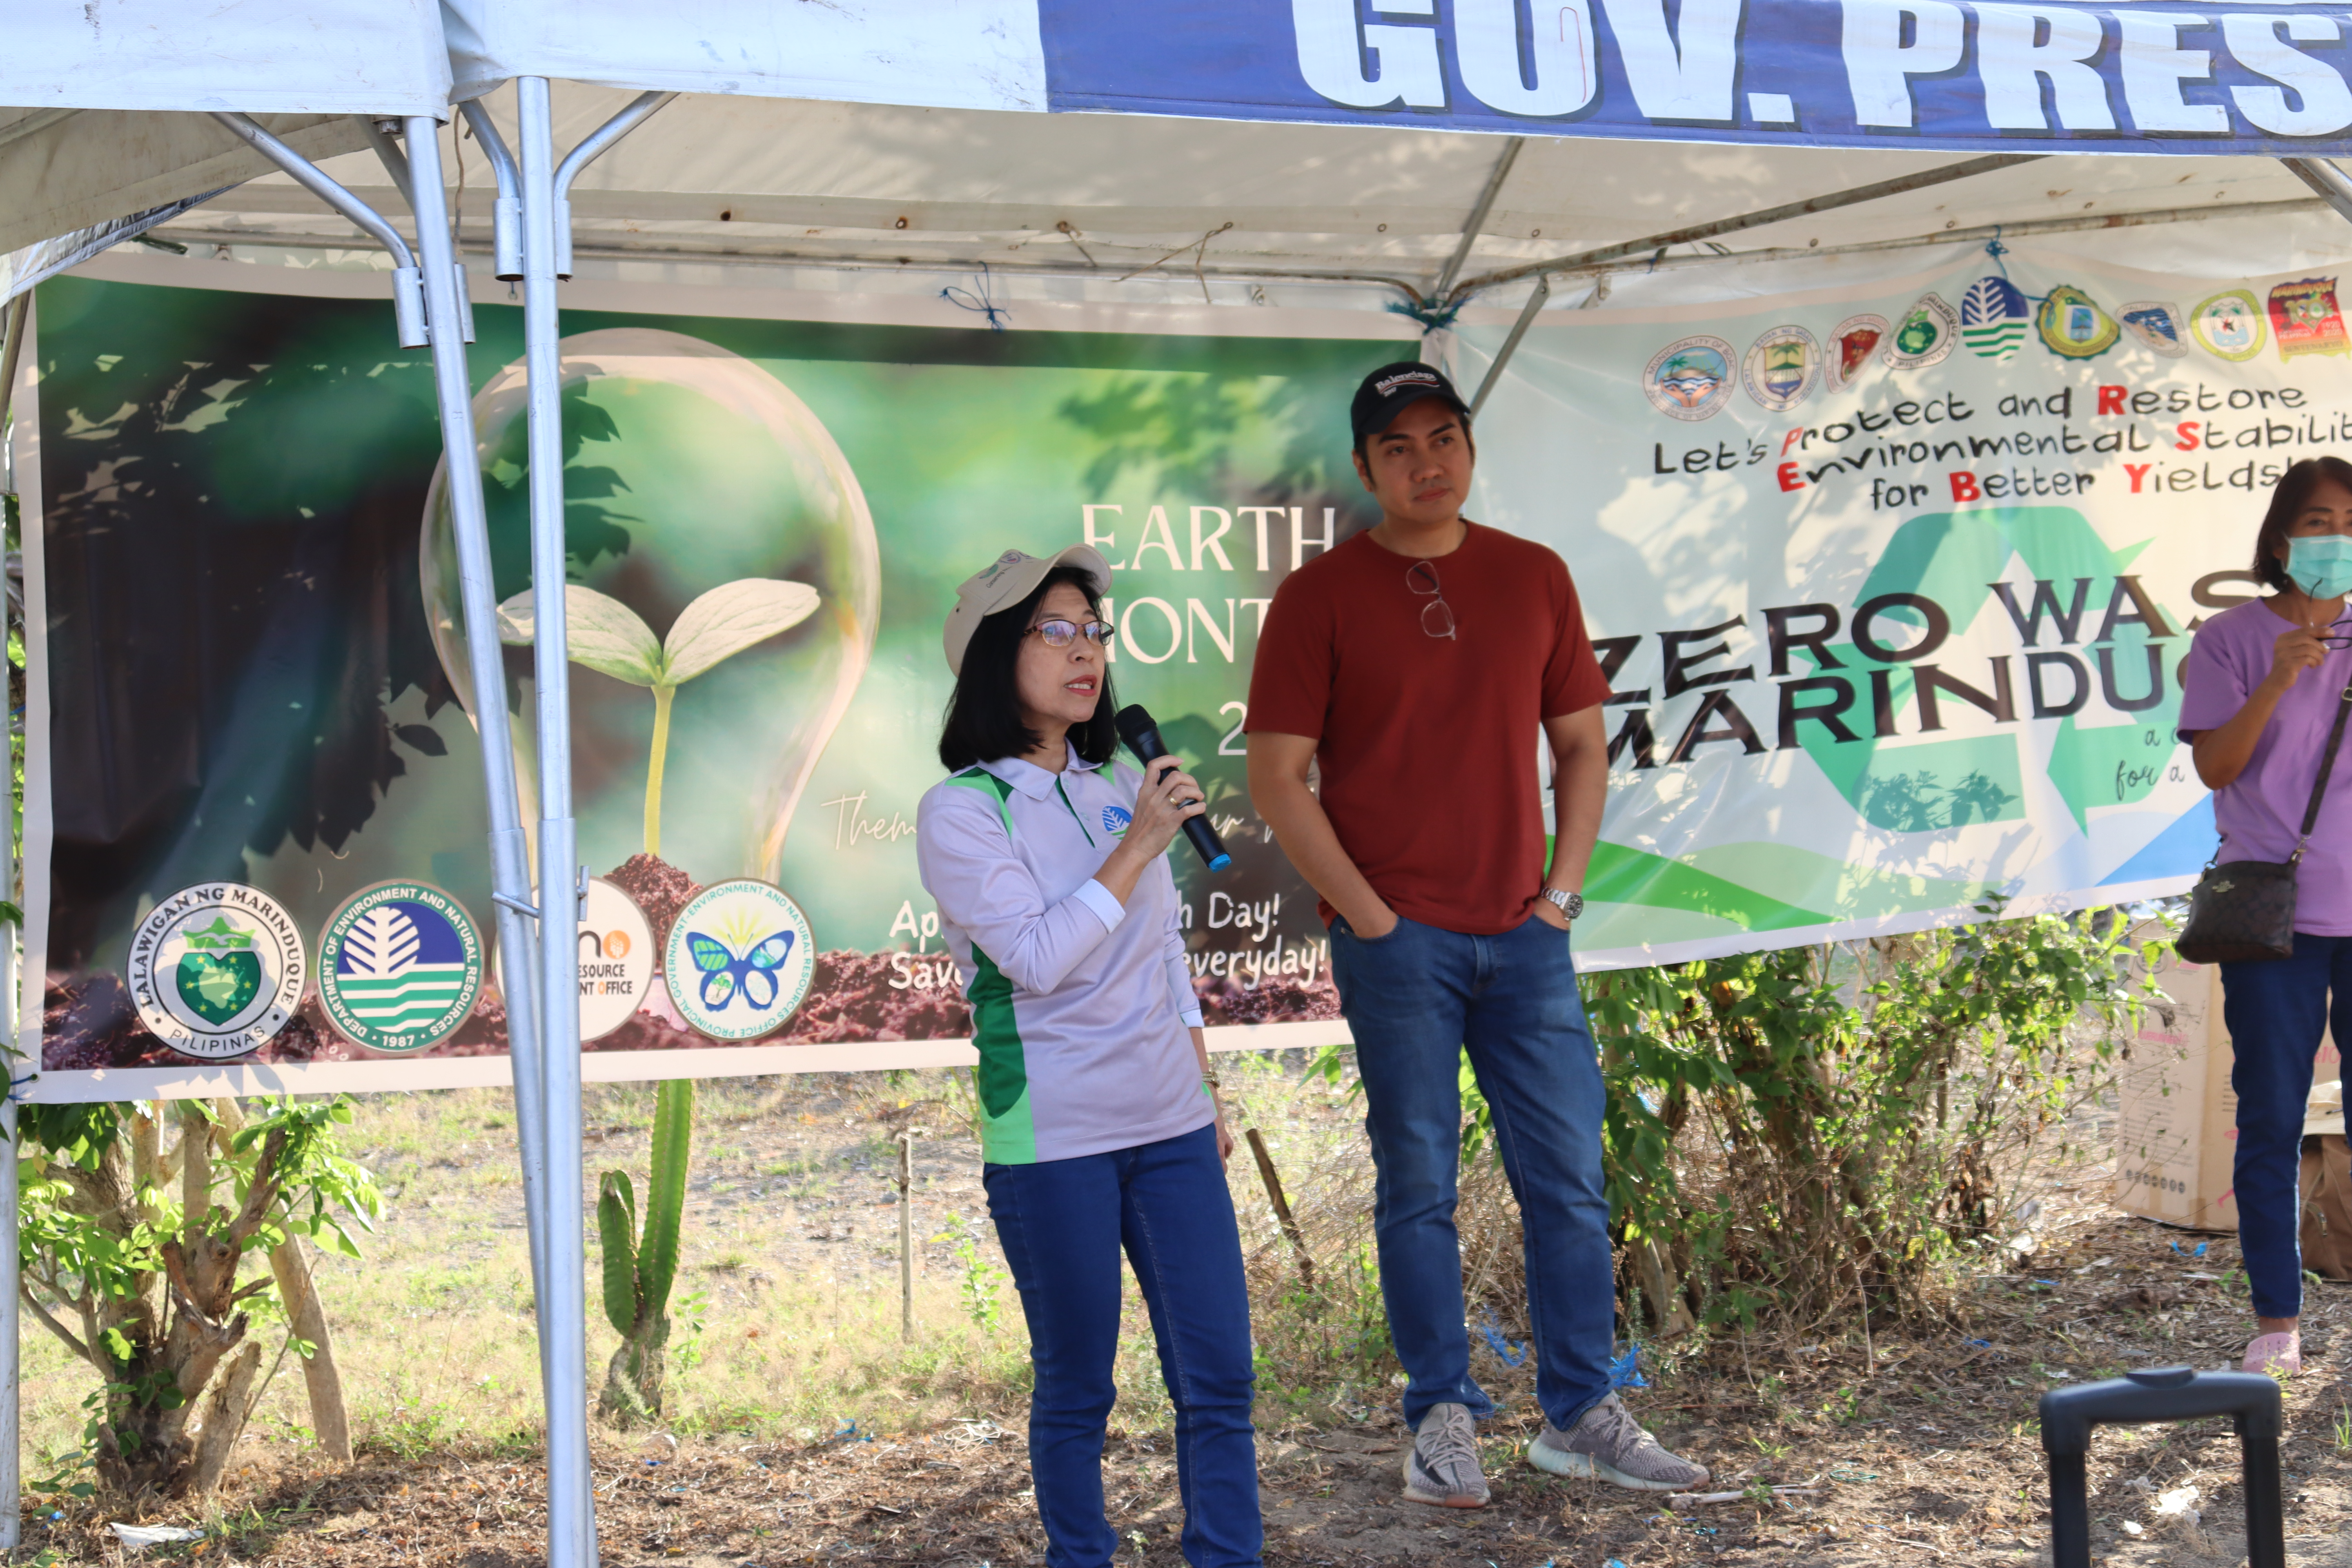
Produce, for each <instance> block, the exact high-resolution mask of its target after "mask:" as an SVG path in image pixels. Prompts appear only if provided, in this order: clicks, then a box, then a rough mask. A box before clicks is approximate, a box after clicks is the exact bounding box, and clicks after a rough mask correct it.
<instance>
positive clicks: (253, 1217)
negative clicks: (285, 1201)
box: [229, 1127, 286, 1250]
mask: <svg viewBox="0 0 2352 1568" xmlns="http://www.w3.org/2000/svg"><path fill="white" fill-rule="evenodd" d="M285 1152H286V1129H285V1128H283V1127H278V1128H273V1129H271V1130H270V1133H269V1136H268V1137H267V1138H265V1139H263V1140H262V1142H261V1158H260V1159H258V1160H257V1161H255V1162H254V1164H253V1184H252V1185H251V1186H249V1187H247V1189H246V1193H245V1207H244V1208H242V1209H240V1210H239V1211H237V1216H236V1219H235V1220H234V1221H232V1222H231V1224H230V1226H229V1239H230V1240H231V1241H232V1242H233V1243H235V1244H236V1247H238V1248H239V1249H240V1250H242V1249H243V1247H245V1244H246V1243H247V1241H250V1240H251V1239H253V1233H254V1232H255V1231H257V1230H259V1229H260V1228H261V1224H262V1221H264V1220H265V1219H267V1218H268V1216H269V1212H270V1210H271V1209H273V1208H275V1207H277V1205H278V1195H279V1194H278V1160H279V1159H280V1158H281V1157H283V1156H284V1154H285Z"/></svg>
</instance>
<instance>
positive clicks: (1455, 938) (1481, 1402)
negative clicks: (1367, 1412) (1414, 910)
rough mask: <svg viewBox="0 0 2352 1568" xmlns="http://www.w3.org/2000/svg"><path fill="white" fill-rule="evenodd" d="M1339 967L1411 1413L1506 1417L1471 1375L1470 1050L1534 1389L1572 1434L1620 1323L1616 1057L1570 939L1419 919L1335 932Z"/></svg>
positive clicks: (1532, 929) (1600, 1380)
mask: <svg viewBox="0 0 2352 1568" xmlns="http://www.w3.org/2000/svg"><path fill="white" fill-rule="evenodd" d="M1331 973H1332V978H1333V979H1334V980H1335V981H1336V982H1337V983H1338V984H1339V1005H1340V1007H1341V1009H1342V1010H1343V1011H1344V1012H1345V1013H1346V1014H1347V1016H1348V1027H1349V1030H1351V1031H1352V1032H1353V1033H1354V1035H1355V1037H1356V1070H1357V1072H1358V1073H1359V1074H1360V1076H1361V1077H1362V1079H1363V1081H1364V1100H1365V1103H1366V1106H1367V1114H1366V1116H1365V1118H1364V1128H1365V1131H1367V1132H1369V1133H1370V1136H1371V1144H1372V1161H1373V1164H1374V1165H1375V1167H1376V1168H1377V1172H1378V1179H1377V1181H1376V1184H1375V1185H1374V1189H1373V1193H1374V1196H1373V1208H1372V1228H1373V1234H1374V1235H1375V1236H1376V1237H1378V1239H1379V1243H1380V1255H1381V1295H1382V1297H1383V1298H1384V1299H1385V1300H1386V1301H1387V1304H1388V1313H1389V1334H1390V1337H1391V1339H1392V1340H1393V1341H1394V1342H1395V1344H1396V1352H1397V1360H1398V1361H1400V1362H1402V1363H1403V1364H1404V1370H1405V1374H1406V1377H1407V1378H1408V1379H1409V1382H1408V1384H1407V1386H1406V1388H1405V1394H1404V1418H1405V1422H1406V1424H1407V1425H1409V1426H1415V1427H1418V1426H1420V1425H1421V1418H1422V1417H1423V1415H1427V1414H1428V1413H1429V1408H1430V1406H1432V1405H1438V1404H1443V1403H1452V1404H1456V1405H1467V1406H1468V1407H1469V1409H1470V1413H1471V1414H1472V1415H1479V1416H1485V1415H1492V1414H1494V1409H1495V1406H1494V1403H1493V1401H1491V1400H1489V1399H1488V1398H1487V1397H1486V1392H1485V1391H1484V1390H1483V1389H1481V1388H1480V1387H1479V1386H1478V1384H1477V1382H1476V1381H1475V1379H1474V1378H1472V1377H1471V1375H1470V1339H1469V1332H1468V1329H1467V1326H1466V1325H1465V1321H1464V1315H1463V1303H1462V1245H1461V1241H1460V1239H1459V1237H1456V1235H1455V1234H1454V1198H1455V1178H1456V1175H1457V1173H1458V1166H1459V1163H1460V1151H1461V1133H1462V1095H1461V1087H1460V1086H1461V1072H1460V1065H1461V1058H1462V1051H1463V1049H1464V1048H1465V1047H1467V1048H1468V1050H1469V1053H1470V1065H1471V1068H1473V1069H1474V1070H1475V1073H1476V1074H1477V1079H1478V1088H1479V1091H1480V1092H1481V1093H1483V1094H1485V1095H1486V1103H1487V1105H1488V1107H1489V1108H1490V1109H1491V1110H1492V1111H1493V1115H1494V1123H1495V1142H1496V1148H1497V1150H1498V1151H1499V1152H1501V1154H1502V1157H1503V1171H1504V1173H1505V1174H1506V1175H1507V1176H1508V1177H1509V1178H1510V1183H1511V1193H1512V1194H1513V1195H1514V1196H1515V1197H1517V1199H1518V1203H1519V1215H1520V1219H1521V1221H1522V1223H1523V1225H1524V1227H1525V1230H1526V1239H1527V1254H1526V1256H1527V1271H1528V1322H1529V1324H1530V1325H1531V1326H1532V1327H1533V1329H1534V1331H1535V1342H1536V1399H1537V1402H1538V1404H1540V1405H1542V1406H1543V1412H1544V1415H1545V1418H1546V1419H1548V1420H1549V1421H1550V1422H1551V1424H1552V1425H1553V1426H1557V1427H1559V1428H1560V1429H1561V1430H1562V1431H1565V1430H1567V1429H1568V1428H1569V1427H1570V1426H1574V1425H1575V1424H1576V1420H1577V1417H1579V1416H1580V1415H1583V1414H1584V1413H1585V1412H1586V1411H1587V1410H1590V1409H1591V1407H1592V1406H1593V1405H1597V1404H1599V1403H1600V1402H1601V1399H1602V1397H1603V1396H1604V1395H1606V1394H1608V1392H1609V1358H1610V1352H1611V1351H1612V1349H1613V1348H1614V1345H1615V1339H1616V1321H1617V1292H1616V1286H1615V1267H1614V1260H1613V1258H1612V1253H1611V1249H1610V1245H1609V1200H1608V1198H1607V1196H1606V1194H1605V1192H1604V1189H1603V1187H1602V1185H1601V1108H1602V1105H1603V1102H1604V1098H1605V1096H1604V1091H1603V1089H1602V1088H1601V1062H1600V1058H1599V1057H1598V1055H1597V1054H1596V1053H1595V1051H1594V1049H1593V1045H1592V1036H1591V1033H1590V1032H1589V1031H1588V1030H1587V1029H1586V1028H1585V1025H1584V1002H1583V999H1582V998H1581V997H1580V996H1579V995H1578V994H1577V990H1576V963H1575V960H1574V959H1573V958H1571V957H1570V954H1569V938H1568V935H1567V933H1566V932H1564V931H1559V930H1558V929H1557V928H1555V927H1552V926H1549V925H1546V924H1545V923H1544V922H1543V921H1539V920H1537V919H1534V918H1533V917H1529V919H1528V921H1527V923H1526V924H1525V925H1522V926H1520V927H1519V928H1518V929H1517V931H1505V932H1504V933H1503V934H1501V935H1500V936H1465V935H1463V934H1461V933H1460V932H1458V931H1443V930H1440V929H1439V928H1437V927H1435V926H1430V925H1423V924H1421V923H1420V922H1418V921H1409V920H1399V921H1397V928H1396V930H1395V931H1391V932H1390V933H1389V934H1388V935H1386V936H1384V937H1382V938H1381V939H1380V940H1379V941H1378V942H1367V941H1365V940H1363V939H1362V938H1361V937H1359V936H1357V935H1356V933H1355V932H1354V931H1351V930H1350V929H1349V926H1348V922H1347V921H1346V919H1345V918H1344V917H1341V918H1339V919H1337V920H1335V921H1333V922H1332V926H1331Z"/></svg>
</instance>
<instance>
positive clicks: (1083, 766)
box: [980, 740, 1103, 800]
mask: <svg viewBox="0 0 2352 1568" xmlns="http://www.w3.org/2000/svg"><path fill="white" fill-rule="evenodd" d="M1062 744H1063V746H1064V747H1065V748H1066V750H1067V751H1068V752H1069V763H1068V766H1069V771H1070V772H1072V773H1093V772H1094V771H1095V770H1096V769H1097V768H1099V767H1101V766H1102V765H1103V764H1102V763H1090V762H1088V761H1087V760H1086V759H1085V758H1084V757H1082V756H1080V755H1078V749H1077V747H1076V746H1074V745H1072V744H1071V743H1070V742H1069V741H1067V740H1064V741H1063V742H1062ZM980 766H981V770H982V772H983V773H994V774H995V775H996V776H997V777H998V778H1001V779H1003V781H1004V782H1005V783H1006V784H1011V785H1012V786H1013V788H1014V789H1017V790H1019V791H1020V792H1021V793H1022V794H1023V795H1027V796H1028V797H1029V798H1030V799H1032V800H1043V799H1045V797H1046V796H1047V795H1051V794H1053V793H1054V782H1055V780H1056V779H1058V778H1060V777H1061V776H1062V775H1061V774H1060V773H1048V772H1047V771H1046V770H1045V769H1044V768H1041V767H1039V766H1038V765H1037V764H1036V763H1033V762H1029V761H1027V760H1025V759H1024V758H1021V757H999V758H997V759H996V761H994V762H992V763H981V764H980Z"/></svg>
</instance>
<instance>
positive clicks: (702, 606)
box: [499, 577, 817, 856]
mask: <svg viewBox="0 0 2352 1568" xmlns="http://www.w3.org/2000/svg"><path fill="white" fill-rule="evenodd" d="M816 606H817V592H816V590H815V589H814V588H812V587H810V586H809V585H808V584H805V583H786V582H782V581H779V580H777V579H775V578H772V577H745V578H742V579H740V581H737V582H733V583H723V584H719V586H718V587H716V588H713V589H711V590H710V592H709V593H708V594H705V595H702V596H701V597H700V598H698V599H696V600H695V601H694V602H693V603H692V604H690V605H687V607H686V608H685V609H683V610H681V611H679V612H678V616H677V624H676V625H674V626H671V627H670V628H669V637H667V639H665V640H661V641H656V639H655V637H654V633H653V628H652V627H651V626H647V625H646V623H645V622H644V620H642V619H641V618H639V616H638V615H637V613H636V612H635V610H632V609H630V608H629V606H628V605H625V604H623V603H621V601H620V600H618V599H615V598H613V597H611V596H609V595H604V594H599V593H598V592H596V591H595V590H594V589H593V588H583V587H581V586H579V585H578V584H566V585H565V587H564V590H563V615H564V623H565V629H566V630H567V631H568V632H569V633H570V637H569V643H570V648H571V655H572V663H574V664H580V665H585V666H587V667H588V668H590V669H593V670H595V671H596V672H597V673H598V674H600V675H609V676H611V677H612V678H613V679H615V680H625V681H627V682H628V683H629V684H630V685H632V686H643V687H646V688H647V689H650V690H651V691H652V692H653V694H654V738H653V746H652V755H651V756H650V757H649V758H648V759H647V761H646V854H648V855H656V856H657V855H659V854H660V853H661V792H662V764H663V763H664V762H665V761H666V760H667V756H668V752H669V708H670V702H671V700H673V699H674V698H676V697H677V689H678V688H679V687H681V686H683V685H685V684H686V683H687V682H688V681H689V680H692V679H694V678H695V677H696V676H698V675H701V674H703V673H704V672H706V671H707V670H709V669H710V668H712V667H713V666H714V665H717V664H719V663H720V662H722V661H723V660H726V659H729V658H733V657H734V656H735V655H737V654H739V653H741V652H742V651H743V650H744V649H745V648H747V647H751V645H752V644H754V643H758V642H764V641H766V640H767V639H768V638H770V637H774V636H775V635H776V634H777V633H779V632H783V631H789V630H791V629H792V628H793V627H794V626H798V625H800V624H801V623H802V622H803V621H804V620H806V619H808V618H809V616H811V615H813V614H814V613H815V611H816ZM536 619H537V617H536V616H535V615H534V613H533V608H532V601H531V595H530V591H529V590H528V589H526V590H525V591H524V592H522V593H520V594H517V595H515V596H514V597H513V598H511V599H509V600H508V601H507V602H506V603H505V604H503V605H499V640H500V641H501V642H506V643H510V644H516V645H521V644H527V643H529V642H530V639H531V636H532V633H533V631H534V630H535V623H536Z"/></svg>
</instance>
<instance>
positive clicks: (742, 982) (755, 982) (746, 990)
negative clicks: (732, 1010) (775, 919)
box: [686, 931, 793, 1012]
mask: <svg viewBox="0 0 2352 1568" xmlns="http://www.w3.org/2000/svg"><path fill="white" fill-rule="evenodd" d="M686 947H687V951H688V952H689V953H691V954H692V955H693V957H694V967H695V968H697V969H698V970H700V971H702V1005H704V1006H706V1007H708V1008H709V1009H710V1010H711V1011H713V1012H724V1011H725V1010H726V1009H727V1008H728V1007H729V1006H730V1005H732V1004H733V1003H734V1000H735V998H736V997H737V996H739V995H740V996H741V997H742V998H743V999H744V1000H745V1001H746V1002H749V1003H750V1004H751V1009H752V1011H754V1012H760V1011H763V1010H764V1009H766V1008H769V1007H772V1006H774V1005H775V1004H776V989H777V987H776V971H777V970H778V969H780V968H782V966H783V962H784V960H785V959H786V958H787V957H788V956H790V955H791V953H792V951H793V932H791V931H778V932H777V933H776V934H775V935H773V936H772V937H769V938H767V939H766V940H764V941H762V942H758V943H755V944H754V945H753V946H752V948H751V951H750V952H746V953H744V954H743V955H742V956H741V957H740V958H739V957H737V956H736V954H735V950H734V949H733V948H731V947H730V946H728V945H727V944H726V943H725V942H721V941H719V939H718V938H717V937H715V936H705V935H704V934H703V933H702V932H700V931H688V932H687V933H686Z"/></svg>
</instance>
